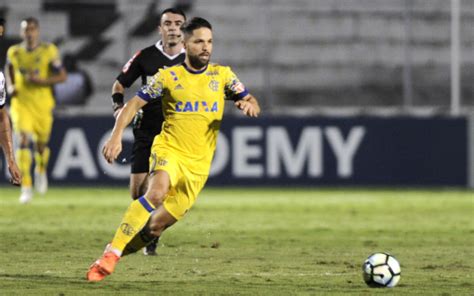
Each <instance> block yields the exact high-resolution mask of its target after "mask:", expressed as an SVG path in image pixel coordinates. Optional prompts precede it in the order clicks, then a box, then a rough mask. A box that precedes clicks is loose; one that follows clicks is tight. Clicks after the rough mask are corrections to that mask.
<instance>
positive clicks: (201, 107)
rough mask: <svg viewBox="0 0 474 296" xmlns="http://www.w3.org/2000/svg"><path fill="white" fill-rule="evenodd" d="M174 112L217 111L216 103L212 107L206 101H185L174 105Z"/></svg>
mask: <svg viewBox="0 0 474 296" xmlns="http://www.w3.org/2000/svg"><path fill="white" fill-rule="evenodd" d="M175 110H176V112H217V111H218V110H219V108H218V104H217V102H214V103H212V106H210V105H209V104H208V102H206V101H186V102H182V101H181V102H177V103H176V108H175Z"/></svg>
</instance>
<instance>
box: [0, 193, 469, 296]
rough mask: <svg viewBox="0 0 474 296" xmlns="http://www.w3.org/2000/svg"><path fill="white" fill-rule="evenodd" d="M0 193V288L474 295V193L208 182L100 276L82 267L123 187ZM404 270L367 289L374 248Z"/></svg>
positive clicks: (3, 291)
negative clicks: (151, 240)
mask: <svg viewBox="0 0 474 296" xmlns="http://www.w3.org/2000/svg"><path fill="white" fill-rule="evenodd" d="M18 195H19V190H18V189H16V188H11V187H8V188H7V187H5V186H2V188H0V295H382V294H383V295H418V296H419V295H443V296H447V295H474V273H473V271H474V193H473V192H472V191H452V190H446V191H444V190H432V191H425V190H414V191H411V190H363V189H353V190H350V189H340V190H339V189H321V190H318V189H299V190H297V189H294V190H293V189H249V188H232V189H214V188H207V189H205V190H204V191H203V192H202V193H201V195H200V197H199V199H198V202H197V204H196V205H195V206H194V208H193V209H192V210H191V211H190V212H189V213H188V214H187V216H186V217H185V218H184V219H183V220H182V221H180V222H179V223H177V224H176V225H175V226H174V227H172V228H171V229H169V230H167V231H166V232H165V234H164V235H163V237H162V238H161V241H160V246H159V248H158V252H159V255H158V256H156V257H145V256H143V255H142V254H141V253H140V254H134V255H131V256H128V257H125V258H123V259H122V260H121V262H120V263H119V265H118V266H117V269H116V272H115V273H114V274H113V275H111V276H110V277H108V278H106V279H105V281H103V282H100V283H88V282H86V280H85V273H86V271H87V268H88V267H89V265H90V264H91V263H92V262H93V261H94V260H95V259H96V258H97V257H98V256H99V255H100V254H101V253H102V250H103V247H104V245H105V244H106V243H107V242H108V241H109V240H110V239H111V237H112V236H113V233H114V231H115V229H116V227H117V226H118V224H119V222H120V219H121V217H122V214H123V212H124V210H125V208H126V207H127V205H128V203H129V197H128V192H127V189H126V188H121V189H99V188H81V189H77V188H53V189H51V190H50V191H49V192H48V193H47V195H46V196H44V197H40V196H36V197H35V198H34V200H33V202H32V203H31V204H28V205H20V204H18V201H17V198H18ZM376 251H384V252H389V253H392V254H393V255H394V256H395V257H396V258H397V259H398V260H399V261H400V262H401V266H402V277H401V281H400V284H399V285H398V286H397V287H395V288H393V289H372V288H368V287H367V286H366V285H365V284H364V282H363V280H362V278H361V264H362V262H363V261H364V259H365V258H366V257H367V256H368V255H370V254H371V253H373V252H376Z"/></svg>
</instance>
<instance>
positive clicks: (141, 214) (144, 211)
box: [111, 196, 155, 252]
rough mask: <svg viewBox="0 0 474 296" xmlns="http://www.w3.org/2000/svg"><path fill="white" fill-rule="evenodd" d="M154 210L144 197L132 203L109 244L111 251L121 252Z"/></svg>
mask: <svg viewBox="0 0 474 296" xmlns="http://www.w3.org/2000/svg"><path fill="white" fill-rule="evenodd" d="M154 209H155V207H154V206H153V205H152V204H151V203H150V202H149V201H148V200H147V199H146V198H145V197H144V196H142V197H140V198H139V199H136V200H134V201H132V203H131V204H130V206H129V207H128V209H127V211H126V212H125V215H124V216H123V219H122V222H121V223H120V226H119V228H118V229H117V231H116V232H115V236H114V238H113V240H112V243H111V247H112V249H113V250H117V251H119V252H123V250H124V249H125V246H126V245H127V244H128V243H129V242H130V241H131V240H132V239H133V238H134V236H135V235H136V234H138V233H139V232H140V230H141V229H142V228H143V226H145V224H146V222H147V221H148V219H149V218H150V215H151V212H152V211H153V210H154Z"/></svg>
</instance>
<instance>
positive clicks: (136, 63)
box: [117, 41, 185, 134]
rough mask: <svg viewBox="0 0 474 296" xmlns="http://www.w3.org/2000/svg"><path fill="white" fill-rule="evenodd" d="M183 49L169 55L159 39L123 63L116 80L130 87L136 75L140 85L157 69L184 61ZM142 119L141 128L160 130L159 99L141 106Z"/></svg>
mask: <svg viewBox="0 0 474 296" xmlns="http://www.w3.org/2000/svg"><path fill="white" fill-rule="evenodd" d="M184 58H185V53H184V49H183V50H182V51H181V53H179V54H177V55H175V56H169V55H167V54H166V53H165V52H163V46H162V43H161V41H158V42H157V43H156V44H154V45H152V46H149V47H147V48H144V49H142V50H140V51H138V52H137V53H135V55H134V56H133V57H132V58H131V59H130V60H129V61H128V62H127V64H125V66H124V67H123V69H122V72H121V73H120V74H119V75H118V76H117V80H118V81H119V82H120V83H121V84H122V85H123V86H124V87H126V88H128V87H130V86H131V85H132V84H133V83H134V82H135V80H137V78H138V77H141V79H142V85H145V84H147V80H148V79H149V78H151V77H153V75H155V73H156V72H158V70H159V69H162V68H167V67H171V66H174V65H178V64H180V63H183V62H184ZM142 110H143V119H142V121H141V124H140V127H139V128H140V129H142V130H154V131H155V133H156V134H158V133H159V132H160V131H161V125H162V123H163V121H164V117H163V109H162V106H161V101H160V100H153V101H152V102H150V103H148V104H146V105H145V106H144V107H143V109H142Z"/></svg>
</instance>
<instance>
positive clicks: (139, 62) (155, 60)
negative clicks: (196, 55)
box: [112, 8, 186, 255]
mask: <svg viewBox="0 0 474 296" xmlns="http://www.w3.org/2000/svg"><path fill="white" fill-rule="evenodd" d="M185 21H186V15H185V14H184V12H183V11H182V10H180V9H177V8H168V9H165V10H164V11H163V12H162V13H161V16H160V24H159V26H158V30H159V33H160V35H161V40H159V41H158V42H157V43H156V44H154V45H152V46H149V47H146V48H144V49H142V50H140V51H138V52H137V53H135V55H134V56H133V57H132V58H131V59H130V60H129V61H128V62H127V63H126V64H125V66H124V67H123V69H122V72H121V73H120V74H119V75H118V76H117V80H115V82H114V85H113V86H112V103H113V110H114V116H115V117H116V116H117V115H118V113H119V112H120V109H122V107H123V105H124V99H123V98H124V89H125V88H128V87H130V86H131V85H132V84H133V83H134V82H135V80H137V78H138V77H141V79H142V85H145V84H147V80H148V79H149V78H151V77H153V75H154V74H155V73H156V72H158V70H159V69H162V68H166V67H171V66H174V65H177V64H180V63H183V62H184V58H185V53H184V48H183V43H182V37H181V30H180V27H181V25H182V24H183V23H184V22H185ZM163 121H164V118H163V110H162V108H161V103H160V101H159V100H155V101H154V102H151V103H149V104H147V105H146V106H145V107H144V108H143V109H142V110H140V111H139V112H138V113H137V114H136V116H135V119H134V121H133V135H134V137H135V140H134V142H133V150H132V157H131V161H132V172H131V175H130V193H131V196H132V198H133V199H137V198H139V197H140V196H142V195H144V194H145V192H146V189H147V184H148V179H147V177H148V172H149V167H148V162H149V157H150V150H151V146H152V144H153V139H154V138H155V136H156V135H157V134H159V133H160V132H161V125H162V123H163ZM157 243H158V239H156V240H155V241H154V242H153V243H152V244H150V245H148V247H147V248H146V249H144V254H145V255H156V246H157Z"/></svg>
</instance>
